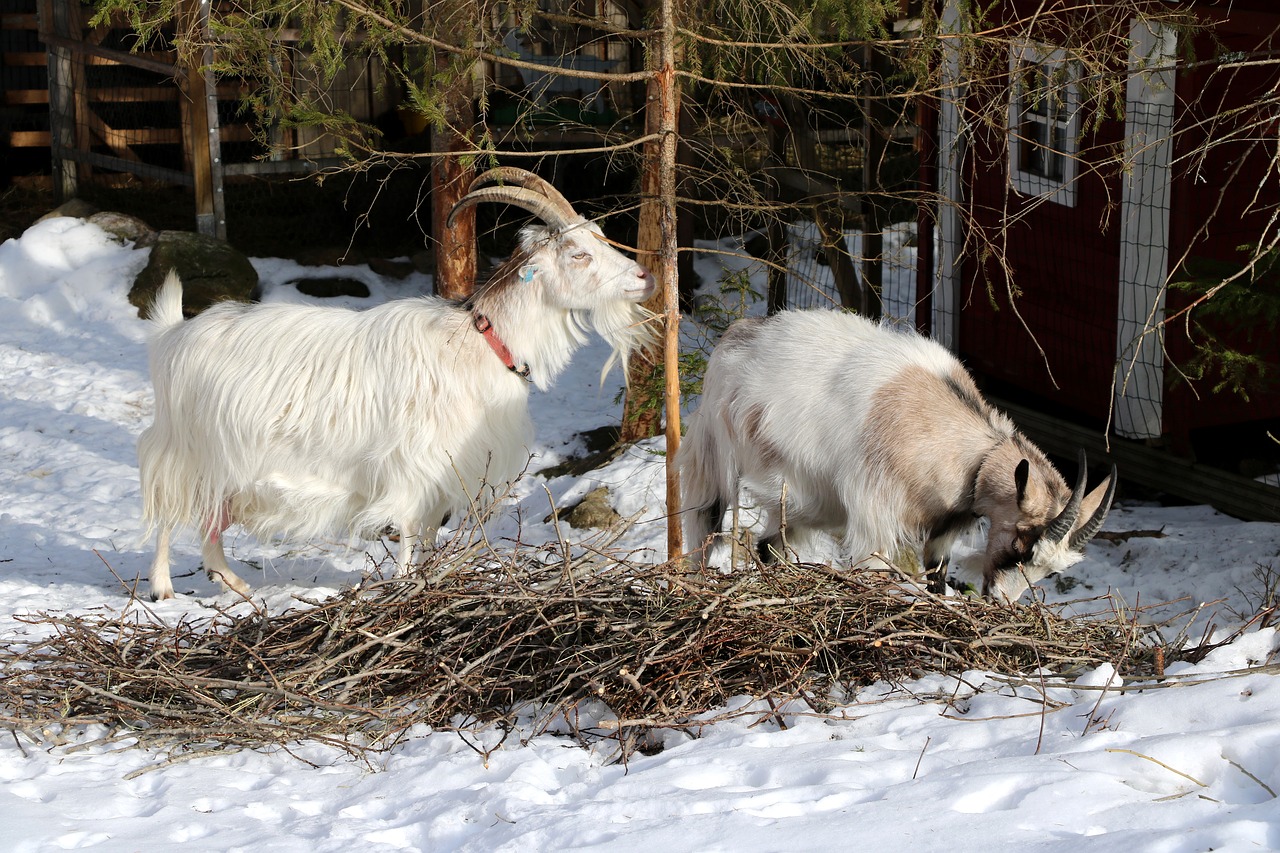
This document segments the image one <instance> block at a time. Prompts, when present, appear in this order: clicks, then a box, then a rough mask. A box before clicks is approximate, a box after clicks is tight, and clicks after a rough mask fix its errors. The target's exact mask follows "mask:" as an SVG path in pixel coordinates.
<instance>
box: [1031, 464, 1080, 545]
mask: <svg viewBox="0 0 1280 853" xmlns="http://www.w3.org/2000/svg"><path fill="white" fill-rule="evenodd" d="M1076 464H1077V465H1078V466H1079V468H1080V473H1079V474H1078V475H1077V476H1076V487H1075V488H1074V489H1072V490H1071V499H1070V500H1068V501H1067V505H1066V506H1065V507H1063V508H1062V512H1060V513H1058V517H1057V518H1055V519H1054V520H1053V521H1051V522H1049V526H1048V527H1046V528H1045V529H1044V533H1042V534H1041V538H1042V539H1045V540H1047V541H1049V542H1061V541H1062V540H1063V539H1065V538H1066V536H1067V534H1068V533H1070V532H1071V528H1072V527H1074V526H1075V523H1076V519H1077V518H1079V517H1080V503H1081V501H1083V500H1084V488H1085V486H1086V485H1087V484H1088V480H1089V466H1088V465H1086V464H1085V457H1084V448H1083V447H1082V448H1080V456H1079V457H1078V459H1077V461H1076Z"/></svg>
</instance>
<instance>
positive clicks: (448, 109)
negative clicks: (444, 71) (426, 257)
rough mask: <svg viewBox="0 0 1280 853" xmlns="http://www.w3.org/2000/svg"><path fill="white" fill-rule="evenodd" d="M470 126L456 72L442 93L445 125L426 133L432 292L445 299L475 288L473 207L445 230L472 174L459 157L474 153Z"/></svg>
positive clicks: (471, 110)
mask: <svg viewBox="0 0 1280 853" xmlns="http://www.w3.org/2000/svg"><path fill="white" fill-rule="evenodd" d="M474 126H475V107H474V106H473V105H472V102H471V78H470V76H469V75H467V74H457V75H456V76H455V77H454V78H453V79H452V80H451V82H450V88H449V91H448V93H447V94H446V95H445V104H444V124H443V126H438V127H434V128H432V130H431V151H432V153H433V154H435V155H436V156H435V157H434V158H433V160H432V169H431V236H432V239H433V240H434V242H435V247H436V277H435V290H436V293H437V294H438V295H440V296H443V297H445V298H447V299H463V298H465V297H467V296H470V295H471V292H472V291H473V290H474V289H475V284H476V215H475V209H474V208H471V209H469V210H464V211H462V212H461V213H459V214H458V218H457V219H456V220H455V221H454V224H453V227H452V228H446V227H445V220H446V219H448V217H449V211H450V210H452V209H453V206H454V205H455V204H457V203H458V201H459V200H460V199H461V198H462V197H463V196H464V195H466V194H467V186H468V184H470V182H471V178H472V176H473V174H474V170H473V169H472V168H471V167H470V166H464V165H463V160H462V157H461V156H460V155H461V154H463V153H469V152H472V151H474V147H473V146H472V145H471V142H470V140H469V139H468V138H467V134H469V133H470V132H471V128H473V127H474Z"/></svg>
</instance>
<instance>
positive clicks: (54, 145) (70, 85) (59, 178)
mask: <svg viewBox="0 0 1280 853" xmlns="http://www.w3.org/2000/svg"><path fill="white" fill-rule="evenodd" d="M76 8H79V6H78V4H77V5H76ZM39 9H40V35H41V36H42V37H44V36H46V35H52V36H58V37H61V38H64V39H69V38H76V37H78V36H79V33H78V32H74V33H73V32H72V4H71V2H70V0H40V7H39ZM44 41H45V44H46V51H47V55H48V66H49V138H50V143H51V145H50V147H51V149H52V150H51V153H52V155H53V184H54V187H55V189H56V190H57V192H58V200H59V201H64V202H65V201H67V200H69V199H72V198H74V197H75V195H76V193H77V191H78V190H79V174H78V168H77V165H76V161H75V160H74V159H73V158H72V157H70V156H68V155H69V154H70V152H72V151H73V150H75V148H76V139H77V131H78V128H77V125H76V90H77V89H78V88H83V87H81V86H78V83H79V82H80V81H79V78H80V77H81V76H82V75H80V74H78V73H77V70H76V65H77V62H76V59H77V58H76V57H74V56H73V55H72V51H71V49H70V48H68V47H65V46H54V45H52V44H50V41H49V40H48V39H44Z"/></svg>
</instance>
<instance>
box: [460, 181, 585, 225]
mask: <svg viewBox="0 0 1280 853" xmlns="http://www.w3.org/2000/svg"><path fill="white" fill-rule="evenodd" d="M483 201H502V202H506V203H507V204H514V205H516V206H517V207H523V208H524V209H525V210H527V211H529V212H530V213H532V214H533V215H534V216H537V217H538V218H539V219H541V220H542V221H543V222H545V223H547V224H548V225H550V226H551V227H552V228H566V227H568V226H569V225H572V224H574V221H575V219H576V214H573V215H571V216H566V215H565V213H564V210H563V209H562V208H561V207H559V206H558V205H557V204H556V203H554V202H553V201H552V200H551V199H549V198H547V197H546V196H545V195H543V194H542V193H539V192H536V191H534V190H531V189H528V188H526V187H520V186H502V187H480V188H479V189H474V190H472V191H471V192H469V193H467V194H466V195H465V196H463V197H462V198H461V199H459V200H458V203H457V204H455V205H454V206H453V209H452V210H450V211H449V217H448V219H446V220H445V226H446V227H448V228H452V227H453V220H454V217H456V216H457V215H458V214H459V213H461V212H462V211H464V210H466V209H467V208H468V207H475V206H476V205H477V204H480V203H481V202H483ZM566 203H567V202H566Z"/></svg>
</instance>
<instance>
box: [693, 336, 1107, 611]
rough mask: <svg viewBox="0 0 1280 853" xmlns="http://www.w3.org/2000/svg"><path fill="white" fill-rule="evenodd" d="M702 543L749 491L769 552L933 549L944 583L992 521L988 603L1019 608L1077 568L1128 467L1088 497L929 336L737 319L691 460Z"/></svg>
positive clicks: (697, 420)
mask: <svg viewBox="0 0 1280 853" xmlns="http://www.w3.org/2000/svg"><path fill="white" fill-rule="evenodd" d="M677 461H678V464H679V470H680V478H681V483H682V488H683V498H684V506H685V512H686V517H685V535H686V542H687V543H688V545H689V547H691V548H697V547H700V546H704V545H705V544H706V543H707V537H708V536H709V535H710V534H711V533H713V532H715V531H717V530H718V529H719V527H720V525H721V524H722V521H723V517H724V513H725V510H726V509H727V508H729V507H731V506H735V505H736V504H737V503H738V501H739V500H740V494H741V493H745V494H746V495H747V496H748V497H749V498H750V499H752V500H753V501H754V502H755V503H756V505H758V506H759V507H760V509H761V511H762V512H763V514H764V520H763V524H764V531H763V533H762V535H761V539H760V546H761V550H762V553H765V554H766V555H767V553H768V550H769V549H770V548H774V547H777V546H778V540H779V536H780V526H781V524H782V522H783V519H784V516H785V522H786V525H787V530H788V531H789V532H795V533H797V534H803V533H805V532H806V531H823V532H827V533H831V534H834V535H835V536H836V537H837V538H838V539H839V540H840V541H841V542H842V544H843V546H844V548H845V549H847V550H848V551H849V552H851V553H852V554H853V555H854V556H856V557H862V556H868V555H870V554H872V553H873V552H878V553H881V554H884V555H886V556H888V557H889V558H892V557H894V556H895V554H896V552H897V551H898V550H899V549H901V548H904V547H914V548H917V549H920V551H921V556H922V558H923V563H924V566H925V568H926V569H927V570H928V571H929V572H930V575H931V586H933V588H934V589H940V588H943V587H944V584H945V580H944V578H945V571H946V568H945V567H946V561H947V559H948V555H949V553H950V551H951V548H952V546H953V545H954V544H955V542H956V540H957V539H958V538H959V537H961V536H962V535H964V534H965V533H967V532H969V531H970V530H971V529H972V528H973V527H974V525H975V524H976V523H977V522H978V520H979V519H981V518H985V519H987V521H988V523H989V529H988V533H987V542H986V548H985V551H984V553H983V554H982V556H981V560H980V566H972V565H970V566H966V568H967V569H969V570H970V571H973V572H974V573H975V574H977V573H979V572H980V574H981V588H982V592H983V594H984V595H989V596H993V597H997V598H1003V599H1007V600H1010V601H1012V600H1016V599H1017V598H1018V597H1019V596H1021V595H1022V593H1023V592H1025V591H1026V590H1027V589H1028V587H1029V585H1030V584H1032V583H1035V582H1036V581H1038V580H1040V579H1042V578H1044V577H1046V576H1048V575H1051V574H1055V573H1057V572H1061V571H1062V570H1064V569H1066V568H1067V567H1069V566H1071V565H1073V564H1074V563H1076V562H1078V561H1079V560H1080V559H1081V558H1082V556H1083V550H1084V547H1085V544H1086V543H1087V542H1088V541H1089V540H1090V539H1091V538H1093V536H1094V535H1095V534H1096V533H1097V532H1098V530H1099V529H1100V528H1101V526H1102V523H1103V521H1104V520H1105V519H1106V515H1107V511H1108V510H1109V509H1110V506H1111V500H1112V498H1113V496H1114V494H1115V485H1116V477H1115V469H1114V468H1113V469H1112V471H1111V474H1110V475H1109V476H1108V477H1107V480H1106V482H1105V483H1104V484H1101V485H1099V486H1098V487H1097V488H1095V489H1094V490H1093V491H1092V492H1090V493H1089V494H1087V495H1086V494H1085V476H1086V470H1085V465H1084V454H1083V451H1082V452H1081V456H1080V463H1081V465H1080V474H1079V480H1078V482H1077V483H1076V486H1075V488H1074V489H1072V488H1069V487H1068V486H1067V484H1066V481H1064V480H1063V478H1062V476H1061V475H1060V474H1059V473H1058V471H1057V470H1056V469H1055V468H1054V467H1053V465H1052V464H1050V462H1049V461H1048V459H1046V458H1045V456H1044V454H1043V453H1042V452H1041V451H1040V450H1039V448H1037V447H1036V446H1035V445H1033V444H1032V443H1031V442H1030V441H1028V440H1027V439H1026V438H1025V437H1024V436H1023V435H1022V434H1020V433H1019V432H1018V431H1017V430H1016V429H1015V428H1014V426H1013V423H1012V422H1011V421H1010V420H1009V419H1008V418H1007V417H1006V416H1005V415H1003V414H1001V413H1000V412H997V411H996V410H995V409H993V408H992V407H991V405H990V404H989V403H987V401H986V400H984V399H983V397H982V395H981V394H980V393H979V392H978V389H977V387H976V386H975V385H974V383H973V380H972V378H971V377H970V376H969V374H968V373H967V372H966V371H965V369H964V368H963V367H962V366H961V364H960V362H959V361H957V360H956V358H955V357H954V356H952V355H951V353H949V352H947V350H946V349H944V348H943V347H942V346H940V345H939V344H937V343H935V342H933V341H931V340H929V339H927V338H924V337H921V336H919V335H915V334H911V333H904V332H898V331H893V330H889V329H884V328H881V327H879V326H878V325H876V324H875V323H873V322H870V321H868V320H866V319H864V318H862V317H857V316H854V315H850V314H842V313H837V312H832V311H795V312H783V313H781V314H777V315H775V316H773V317H770V318H768V319H748V320H742V321H740V322H738V323H736V324H734V325H733V326H732V327H731V328H730V329H729V330H728V332H726V333H725V335H724V338H723V339H722V340H721V341H720V343H719V345H718V346H717V347H716V349H715V351H714V353H713V354H712V356H711V360H710V363H709V364H708V367H707V373H706V379H705V382H704V384H703V394H702V403H701V407H700V408H699V409H698V411H697V412H696V413H695V414H694V415H693V417H691V418H690V422H689V429H688V435H687V436H686V438H685V440H684V442H683V443H682V445H681V448H680V451H679V453H678V456H677Z"/></svg>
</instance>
